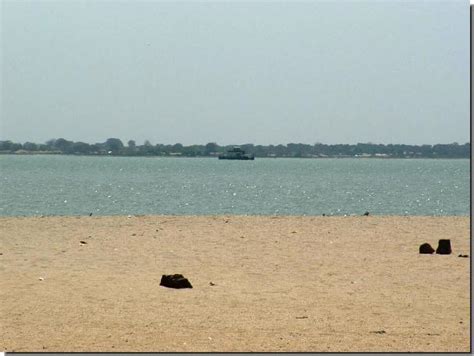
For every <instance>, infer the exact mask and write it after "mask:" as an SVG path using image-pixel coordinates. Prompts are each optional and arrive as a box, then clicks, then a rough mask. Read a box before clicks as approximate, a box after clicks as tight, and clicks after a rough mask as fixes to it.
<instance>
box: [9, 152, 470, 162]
mask: <svg viewBox="0 0 474 356" xmlns="http://www.w3.org/2000/svg"><path fill="white" fill-rule="evenodd" d="M0 156H72V157H122V158H209V159H217V156H183V155H143V156H140V155H120V154H77V153H56V152H0ZM256 158H258V159H267V158H268V159H276V158H284V159H288V158H290V159H348V158H350V159H403V160H416V159H431V160H442V159H449V160H454V159H467V160H469V159H470V157H423V156H420V157H412V156H408V157H396V156H389V157H380V156H326V157H295V156H275V157H269V156H263V157H260V156H257V157H256Z"/></svg>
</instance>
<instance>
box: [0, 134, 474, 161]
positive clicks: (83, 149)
mask: <svg viewBox="0 0 474 356" xmlns="http://www.w3.org/2000/svg"><path fill="white" fill-rule="evenodd" d="M235 149H238V151H239V152H242V154H247V155H249V156H252V157H255V158H263V157H268V158H283V157H285V158H351V157H355V158H470V157H471V144H470V142H466V143H464V144H459V143H457V142H453V143H449V144H434V145H424V144H423V145H405V144H387V145H386V144H375V143H357V144H331V145H328V144H324V143H315V144H312V145H310V144H305V143H287V144H277V145H259V144H253V143H246V144H240V145H218V144H217V143H215V142H209V143H207V144H205V145H203V144H197V145H196V144H195V145H188V146H184V145H182V144H181V143H175V144H161V143H158V144H155V145H153V144H152V143H151V142H150V141H148V140H147V141H145V143H144V144H143V145H137V143H136V142H135V141H134V140H129V141H128V142H127V143H126V145H125V144H124V143H123V142H122V140H120V139H118V138H108V139H107V140H106V141H105V142H98V143H93V144H89V143H86V142H80V141H79V142H74V141H69V140H66V139H64V138H58V139H51V140H49V141H47V142H46V143H43V144H41V143H40V144H38V143H34V142H25V143H15V142H12V141H9V140H7V141H0V154H18V155H19V154H66V155H87V156H89V155H90V156H127V157H129V156H132V157H135V156H138V157H146V156H153V157H154V156H158V157H219V156H222V155H226V154H228V153H229V152H234V150H235Z"/></svg>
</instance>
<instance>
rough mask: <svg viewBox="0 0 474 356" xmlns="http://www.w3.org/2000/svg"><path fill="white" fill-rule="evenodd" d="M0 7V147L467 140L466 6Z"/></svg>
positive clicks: (408, 1)
mask: <svg viewBox="0 0 474 356" xmlns="http://www.w3.org/2000/svg"><path fill="white" fill-rule="evenodd" d="M0 3H1V5H0V6H1V7H0V16H1V17H0V24H1V25H0V34H1V52H0V53H1V57H0V65H1V77H0V84H1V86H0V99H1V100H0V140H12V141H14V142H22V143H24V142H26V141H30V142H36V143H43V142H46V141H47V140H49V139H52V138H60V137H62V138H65V139H68V140H72V141H83V142H88V143H95V142H104V141H105V140H106V139H107V138H110V137H115V138H120V139H122V140H123V141H124V143H125V142H127V141H128V140H130V139H133V140H136V142H137V144H141V143H143V142H144V140H149V141H150V142H151V143H153V144H157V143H164V144H174V143H182V144H184V145H190V144H206V143H208V142H217V143H218V144H221V145H225V144H244V143H255V144H262V145H268V144H286V143H290V142H294V143H307V144H314V143H317V142H319V143H326V144H336V143H346V144H354V143H358V142H372V143H383V144H390V143H394V144H395V143H403V144H435V143H452V142H459V143H465V142H468V141H469V128H470V125H469V123H470V116H469V100H470V99H469V74H470V72H469V70H470V69H469V2H468V1H467V0H466V1H462V0H449V1H416V0H397V1H395V0H394V1H382V0H378V1H375V0H374V1H316V0H315V1H309V0H308V1H291V2H290V1H279V2H275V1H259V2H257V1H244V0H242V1H220V2H211V1H201V2H198V1H188V2H185V1H174V2H164V1H111V0H109V1H105V0H102V1H93V0H89V1H40V0H34V1H12V0H8V1H7V0H0Z"/></svg>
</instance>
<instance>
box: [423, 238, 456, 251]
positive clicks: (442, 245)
mask: <svg viewBox="0 0 474 356" xmlns="http://www.w3.org/2000/svg"><path fill="white" fill-rule="evenodd" d="M434 252H435V250H434V249H433V247H431V245H430V244H429V243H424V244H422V245H420V253H422V254H423V253H424V254H432V253H434ZM451 252H452V251H451V240H449V239H441V240H439V242H438V248H437V249H436V253H437V254H439V255H449V254H451Z"/></svg>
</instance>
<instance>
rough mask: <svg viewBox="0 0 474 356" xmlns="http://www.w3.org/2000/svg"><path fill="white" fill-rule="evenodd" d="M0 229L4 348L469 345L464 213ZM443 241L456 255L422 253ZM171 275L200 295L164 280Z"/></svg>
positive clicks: (7, 222) (11, 221)
mask: <svg viewBox="0 0 474 356" xmlns="http://www.w3.org/2000/svg"><path fill="white" fill-rule="evenodd" d="M0 231H1V235H0V253H1V255H0V273H1V276H0V277H1V278H0V293H1V303H0V315H1V317H0V320H1V322H0V334H1V336H0V349H1V350H6V351H18V352H20V351H61V352H65V351H77V352H81V351H89V352H93V351H109V352H118V351H123V352H125V351H155V352H158V351H163V352H168V351H195V352H197V351H222V352H224V351H240V352H244V351H276V352H281V351H309V352H325V351H354V352H355V351H357V352H364V351H365V352H368V351H381V352H382V351H385V352H387V351H426V352H432V351H444V352H452V351H460V352H468V351H469V349H470V290H469V281H470V257H469V258H460V257H458V255H459V254H470V250H469V247H470V240H469V239H470V236H469V235H470V228H469V218H468V217H378V216H369V217H270V216H267V217H244V216H215V217H213V216H202V217H186V216H180V217H178V216H132V217H127V216H116V217H95V216H92V217H15V218H10V217H8V218H6V217H3V218H0ZM444 238H449V239H451V243H452V248H453V253H452V254H451V255H436V254H433V255H420V254H419V253H418V248H419V246H420V244H422V243H424V242H428V243H430V244H431V245H432V246H433V247H434V248H435V249H436V247H437V244H438V240H439V239H444ZM80 241H84V242H86V243H85V244H84V243H81V242H80ZM174 273H181V274H183V275H184V276H185V277H187V278H188V279H189V280H190V282H191V283H192V285H193V287H194V288H193V289H180V290H176V289H170V288H165V287H161V286H160V285H159V284H160V279H161V276H162V275H163V274H174ZM211 282H212V284H214V285H211Z"/></svg>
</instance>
